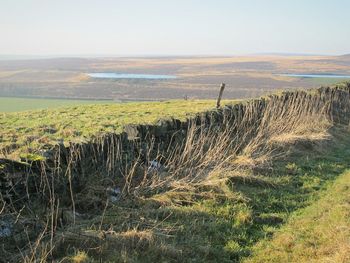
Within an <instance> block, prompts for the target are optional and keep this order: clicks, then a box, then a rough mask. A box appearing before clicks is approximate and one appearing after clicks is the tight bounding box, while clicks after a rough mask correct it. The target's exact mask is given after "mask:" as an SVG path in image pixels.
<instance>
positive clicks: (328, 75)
mask: <svg viewBox="0 0 350 263" xmlns="http://www.w3.org/2000/svg"><path fill="white" fill-rule="evenodd" d="M278 75H279V76H285V77H295V78H337V79H350V75H338V74H288V73H286V74H278Z"/></svg>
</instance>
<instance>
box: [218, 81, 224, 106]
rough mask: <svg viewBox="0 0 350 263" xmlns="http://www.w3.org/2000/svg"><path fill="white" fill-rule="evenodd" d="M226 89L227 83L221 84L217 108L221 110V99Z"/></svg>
mask: <svg viewBox="0 0 350 263" xmlns="http://www.w3.org/2000/svg"><path fill="white" fill-rule="evenodd" d="M224 89H225V83H221V86H220V93H219V97H218V101H217V102H216V108H220V101H221V97H222V93H223V92H224Z"/></svg>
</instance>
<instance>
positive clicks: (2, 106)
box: [0, 97, 114, 114]
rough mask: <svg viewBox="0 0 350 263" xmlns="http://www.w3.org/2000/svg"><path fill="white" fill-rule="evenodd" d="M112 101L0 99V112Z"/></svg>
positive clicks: (108, 102)
mask: <svg viewBox="0 0 350 263" xmlns="http://www.w3.org/2000/svg"><path fill="white" fill-rule="evenodd" d="M110 103H114V102H113V101H108V100H73V99H72V100H71V99H34V98H33V99H31V98H12V97H0V114H1V112H18V111H28V110H37V109H53V108H58V107H67V106H75V105H85V104H110Z"/></svg>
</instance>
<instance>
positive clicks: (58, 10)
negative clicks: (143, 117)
mask: <svg viewBox="0 0 350 263" xmlns="http://www.w3.org/2000/svg"><path fill="white" fill-rule="evenodd" d="M349 11H350V1H349V0H201V1H200V0H173V1H170V0H147V1H146V0H144V1H143V0H142V1H141V0H138V1H137V0H123V1H121V0H55V1H54V0H0V54H2V55H19V54H22V55H23V54H25V55H124V56H128V55H240V54H253V53H263V52H269V53H270V52H286V53H287V52H289V53H290V52H291V53H313V54H344V53H350V19H349Z"/></svg>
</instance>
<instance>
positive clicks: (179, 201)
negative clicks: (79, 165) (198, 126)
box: [66, 130, 350, 262]
mask: <svg viewBox="0 0 350 263" xmlns="http://www.w3.org/2000/svg"><path fill="white" fill-rule="evenodd" d="M334 134H335V136H338V139H337V141H336V143H335V141H334V142H333V145H330V144H326V145H325V146H324V147H326V148H323V149H326V151H322V150H320V151H316V150H315V149H313V150H309V151H307V150H302V151H297V152H295V153H294V154H293V155H290V156H288V158H284V159H281V160H278V161H275V162H274V163H273V164H272V169H269V170H267V171H265V172H263V176H262V175H253V174H251V173H248V174H245V172H244V171H242V172H241V174H237V172H236V171H235V172H230V171H222V173H225V176H224V177H226V178H228V180H227V181H226V182H225V183H224V182H221V183H219V184H214V185H212V186H210V185H208V186H200V187H199V188H197V189H193V190H192V191H189V190H181V189H179V190H173V191H171V192H165V193H159V194H155V195H151V196H149V197H147V198H140V199H134V200H125V201H123V202H119V203H118V204H116V205H112V206H111V207H109V208H108V210H107V211H106V213H105V214H104V216H103V217H102V218H101V217H96V218H95V219H93V220H92V221H89V223H88V224H87V225H84V226H83V225H81V226H82V228H81V231H82V234H83V235H84V233H90V234H91V233H96V235H99V234H98V233H100V232H99V230H98V229H99V227H101V230H105V231H110V230H113V231H114V233H118V234H116V235H114V236H113V235H112V236H110V238H107V239H105V240H100V241H99V242H101V243H99V245H100V246H102V247H103V250H101V251H102V252H101V253H97V254H96V253H95V252H94V251H93V250H89V249H88V248H87V247H86V246H85V247H84V246H81V245H79V242H77V241H76V243H71V244H70V245H71V246H75V247H76V248H77V249H79V251H86V252H87V253H88V255H89V257H90V260H91V262H95V261H94V260H96V262H97V259H99V258H101V259H102V260H103V261H104V262H241V261H243V260H244V259H247V258H249V257H250V256H252V255H255V254H253V252H254V251H256V244H257V243H259V242H260V241H262V240H264V242H265V240H266V242H269V241H268V240H270V239H271V238H273V237H274V235H277V239H276V240H277V241H276V242H275V243H273V244H274V245H266V246H265V247H262V248H261V249H260V250H258V252H255V253H257V254H256V257H255V258H253V259H252V260H255V261H253V262H265V261H264V260H261V258H260V255H262V256H263V257H264V256H265V257H266V258H268V259H271V261H272V262H289V261H285V260H279V259H281V258H282V259H285V257H278V256H279V255H278V253H279V252H275V253H273V252H271V251H272V250H274V248H275V247H276V248H280V249H282V250H283V249H286V251H282V252H281V253H292V251H290V250H288V245H287V247H283V244H279V241H278V235H279V229H280V227H281V226H283V224H285V223H286V222H290V221H291V220H293V218H295V217H298V215H299V214H301V215H302V216H306V215H308V217H307V218H305V219H303V220H304V221H302V222H303V224H305V228H304V229H310V232H309V237H306V238H305V239H304V241H302V245H305V246H312V247H313V248H314V249H316V250H317V249H318V247H317V246H316V245H318V244H326V242H328V241H327V237H328V236H327V235H328V234H327V233H332V231H333V234H334V228H333V227H336V224H337V222H338V220H339V222H338V223H339V225H340V226H344V227H345V228H344V229H343V228H341V229H339V231H348V226H349V225H348V221H346V220H348V219H346V217H345V215H348V212H347V211H346V210H345V211H343V212H342V207H343V208H346V207H348V203H346V202H345V201H346V200H347V201H348V198H347V197H346V196H342V195H343V194H347V195H348V193H349V192H348V189H349V188H347V185H348V181H347V180H348V179H349V176H348V174H349V172H346V173H345V174H346V178H345V177H344V176H342V177H340V179H339V181H336V183H335V185H338V186H339V187H336V188H337V189H338V190H339V191H338V190H334V191H333V190H330V192H329V194H327V196H328V197H326V199H321V200H320V201H318V200H319V198H320V195H322V193H324V191H326V190H327V189H328V187H329V185H330V184H332V182H333V181H334V180H336V179H337V178H338V177H339V175H342V174H344V172H345V171H347V169H349V167H350V151H349V150H348V149H349V146H350V139H349V133H348V132H345V133H344V132H342V131H338V130H336V131H334ZM237 175H240V176H245V178H246V180H241V179H240V177H239V176H238V177H237ZM343 184H344V188H342V187H343V186H342V185H343ZM330 189H333V188H330ZM81 198H82V201H81V202H79V200H77V204H76V205H77V207H78V208H79V206H80V205H82V204H83V203H85V204H86V203H88V202H89V198H91V199H93V198H94V197H93V196H90V197H86V196H84V195H83V196H82V197H81ZM322 204H324V205H327V206H326V207H323V206H322ZM308 206H311V208H307V209H306V210H303V209H304V208H305V207H308ZM317 207H321V210H317ZM333 208H334V211H333V210H332V209H333ZM327 209H328V210H327ZM322 210H324V211H325V212H324V213H325V214H326V215H327V213H328V211H330V214H329V215H330V216H325V218H328V219H329V220H328V219H326V220H324V219H323V218H322V217H323V214H324V213H323V212H322ZM300 211H302V212H300ZM333 216H336V217H333ZM292 222H293V221H292ZM295 222H296V223H295V224H293V225H292V227H289V228H288V226H287V229H289V230H288V231H289V234H290V235H294V232H295V235H296V236H298V235H299V234H300V235H301V236H302V237H304V236H303V235H304V232H302V229H300V233H298V232H297V231H295V229H297V228H298V225H299V223H300V221H299V222H298V221H295ZM315 222H316V223H315ZM318 222H319V223H320V226H318ZM330 222H331V223H332V224H331V225H330V226H331V227H330V228H329V227H328V226H329V225H328V223H330ZM85 224H86V222H85ZM282 229H284V228H282ZM130 230H132V231H131V232H130ZM314 230H315V232H312V231H314ZM85 231H87V232H85ZM282 231H284V230H282ZM307 231H308V230H307ZM322 233H323V236H322V238H321V239H318V238H317V237H316V236H317V235H320V234H322ZM347 234H348V232H347ZM329 237H333V236H329ZM346 237H348V236H346ZM121 240H122V241H121ZM292 240H294V239H292ZM295 240H299V239H298V237H297V238H295ZM272 242H274V241H272ZM313 242H316V243H313ZM318 242H319V243H318ZM332 243H333V244H335V241H334V242H333V241H332ZM68 244H69V242H68ZM66 245H67V244H66ZM295 246H298V243H297V242H296V243H295ZM266 247H267V248H271V249H266ZM300 251H303V248H301V249H300ZM68 254H69V253H68ZM296 255H297V254H296ZM330 256H332V254H330ZM296 262H297V261H296ZM305 262H308V261H305Z"/></svg>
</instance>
